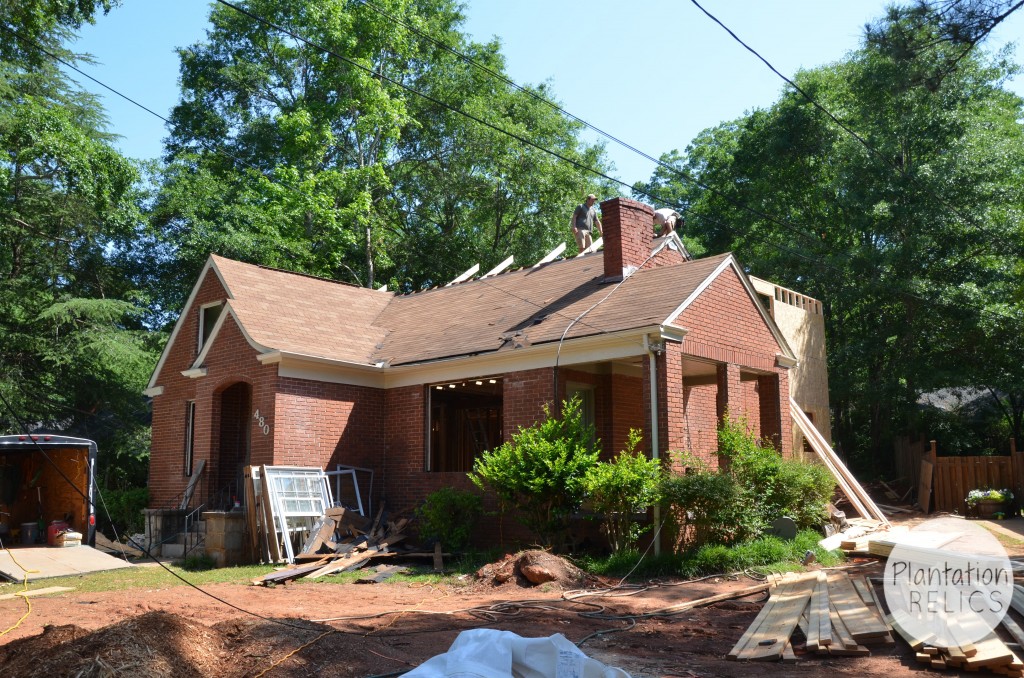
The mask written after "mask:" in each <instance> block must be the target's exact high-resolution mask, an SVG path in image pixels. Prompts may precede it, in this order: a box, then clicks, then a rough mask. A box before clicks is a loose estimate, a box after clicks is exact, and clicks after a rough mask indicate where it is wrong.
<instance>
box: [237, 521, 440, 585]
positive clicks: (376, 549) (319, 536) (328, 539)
mask: <svg viewBox="0 0 1024 678" xmlns="http://www.w3.org/2000/svg"><path fill="white" fill-rule="evenodd" d="M383 516H384V509H383V507H382V508H381V509H380V510H379V511H378V512H377V517H376V519H375V520H374V521H373V522H372V523H371V522H370V520H368V519H367V518H364V517H363V516H361V515H359V514H358V513H355V512H353V511H348V510H346V509H344V508H340V507H338V508H329V509H327V510H326V511H325V512H324V514H323V515H322V516H320V518H318V519H317V520H316V522H315V523H314V526H313V529H312V530H311V532H310V535H309V537H308V538H307V539H306V542H305V543H304V544H303V545H302V550H301V551H300V552H299V553H298V554H297V555H296V556H295V562H294V563H293V564H292V565H290V566H288V567H286V568H284V569H282V570H279V571H277V572H272V573H270V574H267V575H264V576H262V577H258V578H256V579H254V580H253V582H252V583H253V584H258V585H261V586H268V585H271V584H283V583H286V582H289V581H291V580H293V579H298V578H299V577H304V578H307V579H317V578H319V577H323V576H326V575H329V574H335V573H338V572H348V571H351V570H357V569H359V568H361V567H363V566H365V565H367V564H368V563H369V562H370V561H371V560H376V559H380V558H387V557H394V556H396V555H404V556H406V557H410V556H414V555H418V556H423V557H429V558H433V557H434V554H433V552H431V553H417V552H416V551H415V549H413V550H409V551H405V550H399V549H396V545H397V544H399V543H400V542H402V541H404V540H405V538H406V535H405V533H404V530H405V528H406V527H407V526H408V525H409V520H408V519H407V518H399V519H396V520H389V521H385V520H383Z"/></svg>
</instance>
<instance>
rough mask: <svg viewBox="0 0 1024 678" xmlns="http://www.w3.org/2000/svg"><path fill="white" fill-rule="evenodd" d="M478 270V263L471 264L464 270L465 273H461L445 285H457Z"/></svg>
mask: <svg viewBox="0 0 1024 678" xmlns="http://www.w3.org/2000/svg"><path fill="white" fill-rule="evenodd" d="M479 270H480V264H473V265H472V266H470V267H469V269H468V270H466V272H465V273H463V274H462V275H460V276H459V277H458V278H456V279H455V280H453V281H451V282H450V283H448V284H447V285H445V287H451V286H452V285H457V284H459V283H460V282H465V281H467V280H469V279H470V278H472V277H473V276H474V275H476V272H477V271H479Z"/></svg>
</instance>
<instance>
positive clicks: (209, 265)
mask: <svg viewBox="0 0 1024 678" xmlns="http://www.w3.org/2000/svg"><path fill="white" fill-rule="evenodd" d="M210 269H213V272H214V273H215V274H216V275H217V279H218V280H220V284H221V287H223V288H224V293H225V294H226V295H227V298H228V299H231V298H232V295H231V290H230V289H228V284H227V282H225V280H224V276H223V275H221V273H220V270H218V268H217V265H216V264H215V263H214V261H213V255H212V254H211V255H210V256H209V257H208V258H207V259H206V263H205V264H204V265H203V270H202V271H201V272H200V273H199V277H198V278H196V282H195V284H194V285H193V286H192V292H191V293H189V295H188V299H187V300H186V301H185V306H184V308H182V309H181V315H179V316H178V322H176V323H174V329H173V330H171V336H170V338H169V339H168V340H167V343H166V344H164V351H163V353H161V354H160V360H158V361H157V363H156V367H155V368H154V369H153V376H151V377H150V378H149V384H148V385H147V388H153V387H154V386H156V380H157V377H159V376H160V370H161V369H163V366H164V363H165V362H167V356H168V354H169V353H170V351H171V347H172V346H174V341H175V339H177V338H178V333H179V332H180V331H181V326H182V325H184V324H185V320H186V319H187V318H188V314H189V309H191V308H192V302H193V301H195V299H196V295H197V294H198V293H199V287H200V286H201V285H202V284H203V281H205V280H206V274H207V273H208V272H209V271H210Z"/></svg>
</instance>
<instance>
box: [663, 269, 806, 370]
mask: <svg viewBox="0 0 1024 678" xmlns="http://www.w3.org/2000/svg"><path fill="white" fill-rule="evenodd" d="M672 324H674V325H676V326H678V327H682V328H685V329H686V330H687V334H686V338H685V340H684V342H683V352H684V353H686V354H689V355H693V356H695V357H701V358H707V359H710V360H716V361H723V362H730V363H734V364H737V365H742V366H746V367H752V368H756V369H762V370H771V369H772V368H774V367H776V366H777V359H776V356H779V355H781V356H783V357H784V358H790V359H794V358H795V357H794V356H793V353H792V350H791V349H790V347H789V346H788V344H786V341H785V339H783V338H782V335H781V333H780V332H779V330H778V327H776V326H775V323H774V322H773V321H772V320H771V318H770V317H769V316H768V314H767V312H766V311H764V309H763V308H761V307H760V302H758V301H757V299H756V297H754V296H753V293H752V289H751V288H750V287H749V286H748V285H746V284H744V281H743V279H742V278H741V277H740V273H739V271H737V270H736V268H735V267H734V266H732V265H729V266H725V267H724V268H722V270H721V271H720V272H719V273H718V275H716V276H714V277H712V278H711V279H710V280H709V281H708V283H707V285H705V286H703V287H702V288H701V289H699V290H698V291H697V292H696V294H695V296H694V297H693V298H692V299H690V300H688V303H687V304H686V305H685V307H684V308H683V310H682V311H681V312H680V313H679V315H678V316H677V317H676V318H675V319H674V320H673V321H672Z"/></svg>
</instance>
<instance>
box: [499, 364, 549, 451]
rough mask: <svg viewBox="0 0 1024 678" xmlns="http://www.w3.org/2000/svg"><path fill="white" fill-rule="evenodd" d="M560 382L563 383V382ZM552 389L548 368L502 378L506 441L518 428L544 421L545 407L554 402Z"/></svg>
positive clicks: (513, 373) (516, 373)
mask: <svg viewBox="0 0 1024 678" xmlns="http://www.w3.org/2000/svg"><path fill="white" fill-rule="evenodd" d="M559 382H560V383H561V384H564V381H563V380H559ZM554 388H555V384H554V379H553V375H552V372H551V369H550V368H546V367H542V368H538V369H535V370H526V371H523V372H512V373H510V374H506V375H505V377H504V379H503V381H502V400H503V407H504V415H503V416H504V422H505V430H504V432H503V433H504V439H505V440H509V439H510V438H511V436H512V434H513V433H515V432H516V431H518V430H519V429H520V428H526V427H529V426H532V425H533V424H534V423H535V422H538V421H540V420H542V419H543V418H544V405H548V406H551V405H552V404H553V403H554V401H555V397H554ZM560 388H561V387H560Z"/></svg>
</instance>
